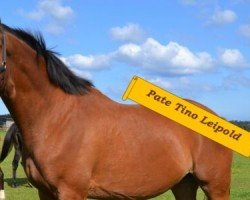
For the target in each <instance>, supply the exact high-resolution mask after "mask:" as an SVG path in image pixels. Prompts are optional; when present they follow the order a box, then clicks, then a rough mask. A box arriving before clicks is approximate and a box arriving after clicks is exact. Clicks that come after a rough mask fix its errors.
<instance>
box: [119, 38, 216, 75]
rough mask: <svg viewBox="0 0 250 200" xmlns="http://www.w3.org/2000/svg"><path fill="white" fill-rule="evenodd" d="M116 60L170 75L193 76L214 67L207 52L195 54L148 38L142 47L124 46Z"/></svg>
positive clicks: (135, 45)
mask: <svg viewBox="0 0 250 200" xmlns="http://www.w3.org/2000/svg"><path fill="white" fill-rule="evenodd" d="M115 59H116V60H118V61H121V62H124V63H127V64H131V65H134V66H138V67H142V68H144V69H147V70H151V71H154V72H161V73H166V74H169V75H184V74H193V73H198V72H204V71H207V70H209V69H211V68H212V67H213V59H212V57H211V56H210V55H209V54H208V53H207V52H198V53H193V52H191V51H190V50H189V49H188V48H187V47H185V46H182V45H180V44H178V43H176V42H169V43H168V44H167V45H162V44H161V43H159V42H158V41H156V40H155V39H153V38H148V39H147V40H146V41H145V42H144V43H143V44H141V45H137V44H133V43H129V44H125V45H122V46H121V47H120V48H119V49H118V50H117V51H116V52H115Z"/></svg>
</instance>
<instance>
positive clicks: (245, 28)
mask: <svg viewBox="0 0 250 200" xmlns="http://www.w3.org/2000/svg"><path fill="white" fill-rule="evenodd" d="M239 33H240V34H241V35H242V36H244V37H247V38H250V24H244V25H242V26H240V28H239Z"/></svg>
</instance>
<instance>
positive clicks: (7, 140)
mask: <svg viewBox="0 0 250 200" xmlns="http://www.w3.org/2000/svg"><path fill="white" fill-rule="evenodd" d="M16 130H17V127H16V124H12V125H11V127H10V128H9V129H8V131H7V133H6V135H5V137H4V141H3V146H2V152H1V155H0V162H3V161H4V159H5V158H6V157H7V156H8V154H9V152H10V151H11V149H12V147H13V138H14V136H15V133H16Z"/></svg>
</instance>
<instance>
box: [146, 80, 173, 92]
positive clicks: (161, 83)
mask: <svg viewBox="0 0 250 200" xmlns="http://www.w3.org/2000/svg"><path fill="white" fill-rule="evenodd" d="M148 81H149V82H151V83H154V84H155V85H157V86H159V87H162V88H164V89H167V90H169V89H172V88H173V85H172V84H171V83H170V82H169V81H166V80H165V79H163V78H161V77H155V78H151V79H148Z"/></svg>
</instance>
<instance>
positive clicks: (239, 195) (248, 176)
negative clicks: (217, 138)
mask: <svg viewBox="0 0 250 200" xmlns="http://www.w3.org/2000/svg"><path fill="white" fill-rule="evenodd" d="M4 134H5V133H4V132H0V137H1V143H2V141H3V137H4ZM0 147H1V144H0ZM12 159H13V151H12V152H11V153H10V154H9V156H8V157H7V158H6V160H5V161H4V162H3V163H2V164H1V168H2V170H3V171H4V174H5V192H6V199H7V200H19V199H20V200H38V199H39V198H38V195H37V190H36V189H35V188H31V187H29V185H28V182H27V179H26V176H25V173H24V171H23V168H22V166H21V164H20V165H19V168H18V171H17V181H18V187H17V188H12V187H11V177H12V167H11V162H12ZM172 199H174V197H173V195H172V193H171V192H167V193H165V194H162V195H160V196H158V197H156V198H153V199H152V200H172ZM197 199H198V200H203V199H204V194H203V192H202V191H201V190H199V191H198V195H197ZM249 199H250V159H249V158H245V157H242V156H240V155H238V154H235V155H234V161H233V169H232V187H231V200H249Z"/></svg>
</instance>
